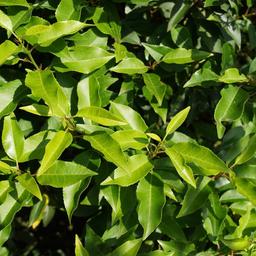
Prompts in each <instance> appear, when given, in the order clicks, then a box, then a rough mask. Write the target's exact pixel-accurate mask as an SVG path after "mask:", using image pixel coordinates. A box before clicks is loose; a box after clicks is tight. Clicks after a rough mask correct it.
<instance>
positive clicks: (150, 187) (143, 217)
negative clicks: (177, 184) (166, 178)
mask: <svg viewBox="0 0 256 256" xmlns="http://www.w3.org/2000/svg"><path fill="white" fill-rule="evenodd" d="M136 194H137V198H138V201H139V206H138V210H137V212H138V218H139V222H140V224H141V225H142V227H143V230H144V233H143V240H145V239H146V238H147V237H148V236H149V235H150V234H151V233H152V232H153V231H154V230H155V229H156V228H157V226H158V225H159V224H160V223H161V219H162V210H163V207H164V205H165V195H164V187H163V183H162V181H161V180H160V179H159V178H158V177H157V176H156V175H155V174H148V175H147V176H146V177H145V178H143V179H142V180H141V181H140V182H139V184H138V187H137V190H136Z"/></svg>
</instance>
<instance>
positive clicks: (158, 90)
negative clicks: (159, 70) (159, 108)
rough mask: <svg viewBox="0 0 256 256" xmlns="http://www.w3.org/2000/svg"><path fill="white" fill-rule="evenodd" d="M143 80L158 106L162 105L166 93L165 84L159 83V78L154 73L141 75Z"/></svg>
mask: <svg viewBox="0 0 256 256" xmlns="http://www.w3.org/2000/svg"><path fill="white" fill-rule="evenodd" d="M143 80H144V83H145V84H146V86H147V88H148V90H149V91H150V93H151V94H152V95H154V96H155V97H156V99H157V102H158V104H159V105H162V103H163V99H164V96H165V92H166V88H167V86H166V84H164V83H163V82H161V79H160V77H159V76H158V75H157V74H154V73H147V74H143Z"/></svg>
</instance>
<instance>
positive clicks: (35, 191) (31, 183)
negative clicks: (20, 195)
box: [16, 173, 42, 200]
mask: <svg viewBox="0 0 256 256" xmlns="http://www.w3.org/2000/svg"><path fill="white" fill-rule="evenodd" d="M16 179H17V180H18V181H19V183H20V184H21V186H23V187H24V188H25V189H26V190H27V191H29V192H30V193H31V194H32V195H34V196H36V197H37V198H38V199H39V200H42V194H41V191H40V189H39V187H38V185H37V183H36V181H35V179H34V178H33V177H32V176H31V175H30V174H29V173H24V174H22V175H19V176H18V177H17V178H16Z"/></svg>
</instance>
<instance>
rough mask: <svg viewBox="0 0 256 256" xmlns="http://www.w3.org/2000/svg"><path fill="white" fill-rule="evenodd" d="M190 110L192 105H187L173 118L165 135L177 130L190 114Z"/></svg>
mask: <svg viewBox="0 0 256 256" xmlns="http://www.w3.org/2000/svg"><path fill="white" fill-rule="evenodd" d="M189 111H190V107H186V108H185V109H183V110H181V111H180V112H179V113H177V114H176V115H175V116H174V117H173V118H172V119H171V121H170V123H169V124H168V126H167V128H166V132H165V137H167V136H168V135H169V134H172V133H173V132H175V131H176V130H177V129H178V128H179V127H180V126H181V125H182V124H183V123H184V121H185V120H186V118H187V116H188V113H189Z"/></svg>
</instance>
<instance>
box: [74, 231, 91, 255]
mask: <svg viewBox="0 0 256 256" xmlns="http://www.w3.org/2000/svg"><path fill="white" fill-rule="evenodd" d="M75 256H89V253H88V252H87V250H86V249H85V248H84V247H83V245H82V243H81V241H80V239H79V237H78V235H76V239H75Z"/></svg>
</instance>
